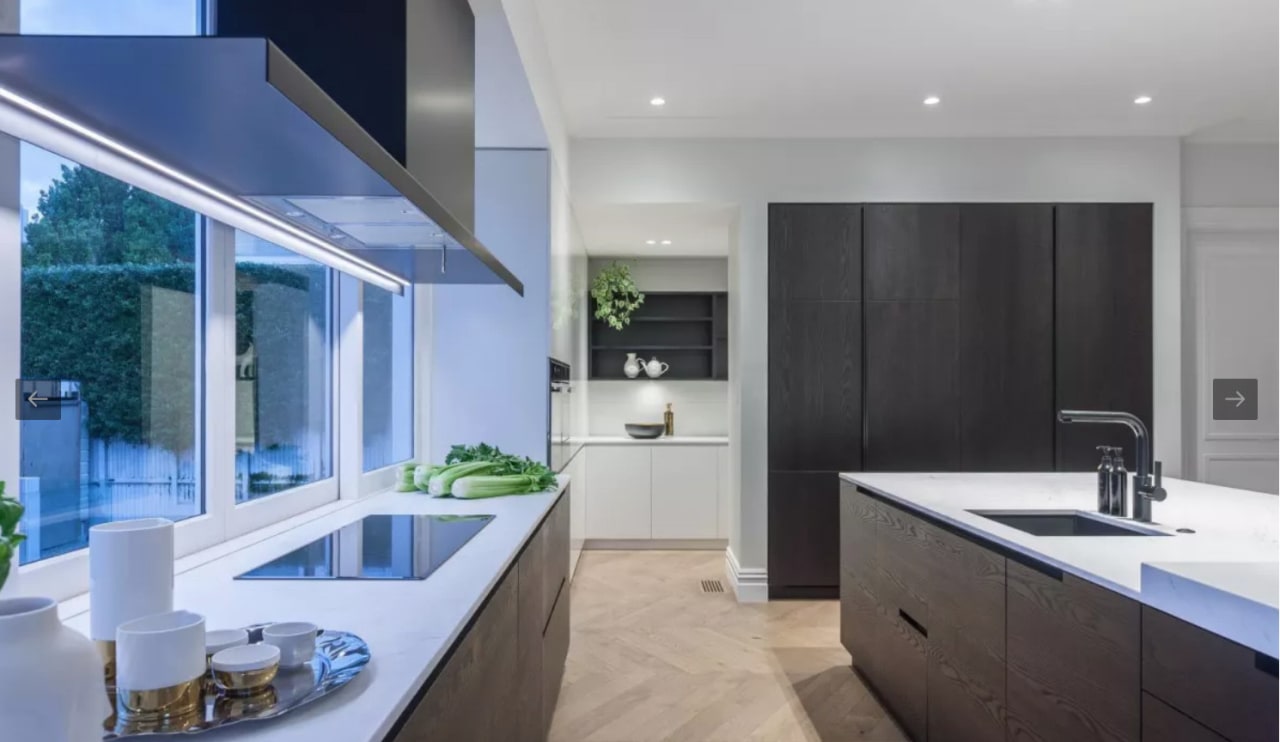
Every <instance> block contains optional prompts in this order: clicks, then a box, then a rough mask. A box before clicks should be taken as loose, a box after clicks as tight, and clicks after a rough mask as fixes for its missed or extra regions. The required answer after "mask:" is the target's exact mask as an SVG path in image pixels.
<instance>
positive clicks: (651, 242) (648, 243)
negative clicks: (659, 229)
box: [644, 240, 658, 245]
mask: <svg viewBox="0 0 1280 742" xmlns="http://www.w3.org/2000/svg"><path fill="white" fill-rule="evenodd" d="M644 244H646V245H656V244H658V241H657V240H645V241H644Z"/></svg>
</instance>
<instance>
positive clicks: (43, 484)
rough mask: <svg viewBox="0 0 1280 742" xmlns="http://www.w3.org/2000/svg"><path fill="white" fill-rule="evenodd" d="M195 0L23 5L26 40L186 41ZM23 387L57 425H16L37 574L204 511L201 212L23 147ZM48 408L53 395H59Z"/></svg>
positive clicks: (39, 0)
mask: <svg viewBox="0 0 1280 742" xmlns="http://www.w3.org/2000/svg"><path fill="white" fill-rule="evenodd" d="M200 17H201V3H200V2H199V1H198V0H128V1H127V2H118V3H117V2H111V3H104V2H100V0H21V1H20V2H19V23H20V30H21V31H22V32H23V33H31V34H97V35H107V34H136V35H150V34H156V35H189V34H195V33H198V31H199V27H200ZM19 169H20V192H19V201H20V204H19V205H20V210H19V221H20V225H21V226H20V228H21V273H22V275H21V348H20V355H21V369H20V370H21V374H22V376H23V378H42V379H55V380H58V382H57V384H56V386H54V387H47V388H51V389H53V390H54V393H55V394H56V396H55V397H54V398H53V399H51V400H50V401H49V402H47V403H45V404H47V405H56V407H57V408H58V413H59V414H58V415H57V417H58V419H57V420H40V421H35V420H31V421H22V422H21V423H19V472H18V473H19V481H18V482H17V485H18V486H17V490H18V494H19V495H20V496H21V498H22V500H23V502H24V504H25V505H26V508H27V512H26V514H25V515H24V518H23V524H22V527H23V530H24V532H25V533H26V534H27V540H26V542H24V543H23V544H22V547H21V550H20V561H21V562H22V563H29V562H34V561H38V560H40V559H43V558H46V557H50V556H54V555H57V554H61V553H64V552H67V551H72V550H75V549H80V548H83V547H84V546H85V545H86V544H87V541H88V528H89V527H90V526H92V525H94V524H96V523H102V522H108V521H113V520H121V519H127V518H138V517H144V516H156V515H160V516H164V517H168V518H172V519H174V520H181V519H184V518H189V517H191V516H194V515H199V514H201V513H203V512H204V502H203V498H202V488H201V486H200V484H201V483H200V477H199V471H198V467H197V461H198V451H199V441H198V426H197V409H198V408H197V404H198V398H199V394H198V390H197V388H196V379H197V373H196V370H197V364H198V363H199V360H200V343H199V340H198V338H199V334H198V332H197V321H198V314H199V313H198V312H197V302H196V286H197V284H198V282H199V280H200V279H199V276H198V275H197V274H198V272H199V271H198V265H199V261H198V259H197V258H198V254H199V251H198V249H197V245H198V242H197V218H196V215H195V214H193V213H191V212H189V211H187V210H185V209H183V208H181V207H179V206H176V205H174V204H172V203H169V202H168V201H165V200H164V199H161V198H159V197H157V196H154V195H152V194H150V193H147V192H146V191H142V190H139V189H137V188H134V187H132V186H129V185H127V184H125V183H122V182H120V181H118V180H115V179H113V178H110V177H108V176H106V175H103V174H102V173H99V172H97V171H95V170H92V169H90V168H87V167H83V166H81V165H79V164H77V163H74V162H71V161H69V160H66V159H63V158H61V157H58V156H56V155H54V154H52V153H49V152H46V151H45V150H42V149H39V148H37V147H34V146H31V145H28V144H26V143H22V144H21V145H20V149H19ZM50 396H52V395H50Z"/></svg>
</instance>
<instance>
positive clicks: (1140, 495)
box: [1058, 410, 1168, 523]
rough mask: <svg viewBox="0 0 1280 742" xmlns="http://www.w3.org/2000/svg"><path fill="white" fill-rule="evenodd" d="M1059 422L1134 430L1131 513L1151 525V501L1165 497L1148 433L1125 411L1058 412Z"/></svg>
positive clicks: (1134, 517)
mask: <svg viewBox="0 0 1280 742" xmlns="http://www.w3.org/2000/svg"><path fill="white" fill-rule="evenodd" d="M1058 422H1063V423H1114V424H1116V425H1123V426H1125V427H1127V428H1128V429H1129V430H1131V431H1133V437H1134V438H1135V439H1137V442H1138V470H1137V471H1136V472H1134V474H1133V514H1132V516H1131V517H1132V518H1133V519H1134V520H1136V521H1138V522H1140V523H1150V522H1151V501H1152V500H1155V501H1157V502H1158V501H1161V500H1164V498H1165V497H1167V496H1168V493H1167V492H1165V491H1164V487H1162V486H1161V485H1160V470H1161V468H1162V467H1161V465H1160V462H1159V461H1154V460H1153V458H1152V451H1151V433H1149V432H1148V431H1147V426H1146V424H1144V423H1143V422H1142V420H1141V419H1139V418H1138V416H1137V415H1132V414H1130V413H1128V412H1104V411H1098V410H1061V411H1060V412H1058Z"/></svg>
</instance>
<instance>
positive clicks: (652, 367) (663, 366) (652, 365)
mask: <svg viewBox="0 0 1280 742" xmlns="http://www.w3.org/2000/svg"><path fill="white" fill-rule="evenodd" d="M669 368H671V364H670V363H663V362H662V361H659V360H658V357H657V356H654V357H653V358H650V359H649V362H648V363H646V364H644V372H645V373H646V374H649V378H651V379H656V378H658V377H659V376H661V375H663V374H665V373H666V372H667V369H669Z"/></svg>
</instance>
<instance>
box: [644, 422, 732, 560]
mask: <svg viewBox="0 0 1280 742" xmlns="http://www.w3.org/2000/svg"><path fill="white" fill-rule="evenodd" d="M716 468H717V467H716V449H715V448H714V447H711V446H667V445H658V446H654V447H653V537H654V538H670V539H713V538H715V537H716V531H717V530H718V529H717V527H716V526H717V521H718V520H719V509H718V508H719V503H718V502H717V500H716V479H717V477H716Z"/></svg>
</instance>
